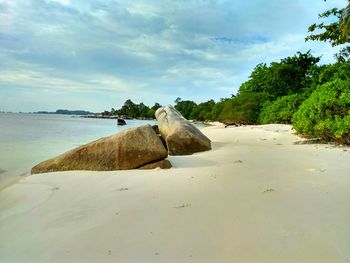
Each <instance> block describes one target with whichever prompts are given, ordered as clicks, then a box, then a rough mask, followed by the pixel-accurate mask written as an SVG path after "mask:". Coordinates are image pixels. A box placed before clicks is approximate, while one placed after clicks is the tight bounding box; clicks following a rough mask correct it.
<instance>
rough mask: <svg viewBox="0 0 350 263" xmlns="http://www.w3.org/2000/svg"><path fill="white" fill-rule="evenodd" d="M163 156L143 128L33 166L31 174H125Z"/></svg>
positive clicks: (146, 127) (151, 134)
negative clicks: (107, 172) (82, 172)
mask: <svg viewBox="0 0 350 263" xmlns="http://www.w3.org/2000/svg"><path fill="white" fill-rule="evenodd" d="M167 156H168V153H167V150H166V149H165V147H164V145H163V143H162V142H161V140H160V139H159V137H158V136H157V134H156V133H155V132H154V130H153V129H152V127H151V125H143V126H139V127H136V128H131V129H127V130H125V131H122V132H120V133H118V134H115V135H112V136H109V137H105V138H101V139H99V140H96V141H93V142H91V143H88V144H86V145H82V146H80V147H78V148H75V149H73V150H71V151H68V152H66V153H64V154H62V155H59V156H57V157H55V158H53V159H50V160H47V161H44V162H42V163H40V164H38V165H36V166H34V167H33V168H32V171H31V173H32V174H36V173H45V172H54V171H68V170H92V171H110V170H127V169H135V168H139V167H141V166H143V165H145V164H148V163H150V162H154V161H158V160H163V159H165V158H166V157H167Z"/></svg>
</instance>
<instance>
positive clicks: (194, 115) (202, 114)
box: [190, 100, 215, 121]
mask: <svg viewBox="0 0 350 263" xmlns="http://www.w3.org/2000/svg"><path fill="white" fill-rule="evenodd" d="M214 106H215V101H214V100H209V101H207V102H203V103H199V104H198V105H197V106H196V107H194V108H193V109H192V111H191V115H190V119H192V120H197V121H205V120H213V114H212V111H213V107H214Z"/></svg>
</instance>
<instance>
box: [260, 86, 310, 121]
mask: <svg viewBox="0 0 350 263" xmlns="http://www.w3.org/2000/svg"><path fill="white" fill-rule="evenodd" d="M304 99H305V95H304V94H303V93H302V94H293V95H289V96H283V97H280V98H278V99H277V100H275V101H272V102H270V101H268V102H266V103H265V104H264V106H263V108H262V110H261V113H260V116H259V123H261V124H267V123H285V124H288V123H291V121H292V117H293V114H294V113H295V112H296V111H297V110H298V108H299V106H300V104H301V103H302V102H303V101H304Z"/></svg>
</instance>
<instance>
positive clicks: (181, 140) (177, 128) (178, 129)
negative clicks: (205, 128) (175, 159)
mask: <svg viewBox="0 0 350 263" xmlns="http://www.w3.org/2000/svg"><path fill="white" fill-rule="evenodd" d="M155 116H156V118H157V120H158V128H159V131H160V134H161V135H162V137H163V138H164V140H165V142H166V146H167V148H168V152H169V154H170V155H187V154H192V153H195V152H201V151H207V150H210V149H211V141H210V140H209V138H208V137H206V136H205V135H204V134H203V133H202V132H201V131H200V130H199V129H197V128H196V127H195V126H194V125H193V124H192V123H191V122H189V121H188V120H186V119H185V118H184V117H183V116H182V115H181V113H179V112H178V111H177V110H176V109H175V108H174V107H172V106H170V105H169V106H165V107H161V108H159V109H158V110H157V111H156V113H155Z"/></svg>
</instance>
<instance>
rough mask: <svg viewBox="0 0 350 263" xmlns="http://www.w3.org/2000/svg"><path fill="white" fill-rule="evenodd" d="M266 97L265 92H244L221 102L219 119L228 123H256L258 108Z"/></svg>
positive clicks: (259, 108)
mask: <svg viewBox="0 0 350 263" xmlns="http://www.w3.org/2000/svg"><path fill="white" fill-rule="evenodd" d="M267 99H268V96H267V94H266V93H261V92H260V93H244V94H240V95H239V96H237V97H234V98H231V99H226V100H223V101H222V102H221V104H222V105H221V106H222V111H221V113H220V115H219V117H218V120H219V121H222V122H223V123H226V124H230V125H240V124H255V123H257V120H258V117H259V113H260V110H261V108H262V106H263V104H264V102H266V100H267Z"/></svg>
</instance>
